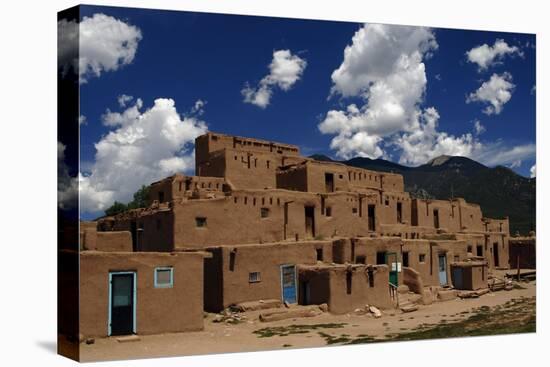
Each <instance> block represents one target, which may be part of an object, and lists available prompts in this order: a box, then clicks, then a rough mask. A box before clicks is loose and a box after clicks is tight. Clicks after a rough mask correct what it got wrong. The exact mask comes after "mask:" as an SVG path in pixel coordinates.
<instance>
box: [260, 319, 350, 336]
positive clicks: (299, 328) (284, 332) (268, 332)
mask: <svg viewBox="0 0 550 367" xmlns="http://www.w3.org/2000/svg"><path fill="white" fill-rule="evenodd" d="M345 325H347V323H345V322H343V323H330V324H313V325H288V326H274V327H266V328H263V329H259V330H255V331H253V332H252V333H253V334H256V335H258V338H270V337H273V336H288V335H291V334H307V333H309V332H310V331H314V330H319V329H339V328H343V327H344V326H345Z"/></svg>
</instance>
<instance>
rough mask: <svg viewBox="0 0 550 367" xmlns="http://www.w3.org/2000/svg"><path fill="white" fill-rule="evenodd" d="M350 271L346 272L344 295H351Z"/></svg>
mask: <svg viewBox="0 0 550 367" xmlns="http://www.w3.org/2000/svg"><path fill="white" fill-rule="evenodd" d="M351 276H352V274H351V271H348V272H346V293H347V294H351Z"/></svg>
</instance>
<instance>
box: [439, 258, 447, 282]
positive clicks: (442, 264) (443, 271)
mask: <svg viewBox="0 0 550 367" xmlns="http://www.w3.org/2000/svg"><path fill="white" fill-rule="evenodd" d="M438 259H439V284H440V285H442V286H445V285H447V256H446V255H445V254H439V255H438Z"/></svg>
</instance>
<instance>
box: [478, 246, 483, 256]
mask: <svg viewBox="0 0 550 367" xmlns="http://www.w3.org/2000/svg"><path fill="white" fill-rule="evenodd" d="M476 255H477V256H483V246H481V245H477V246H476Z"/></svg>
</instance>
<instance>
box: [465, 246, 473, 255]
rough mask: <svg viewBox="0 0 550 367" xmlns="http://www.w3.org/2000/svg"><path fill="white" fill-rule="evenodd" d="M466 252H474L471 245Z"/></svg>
mask: <svg viewBox="0 0 550 367" xmlns="http://www.w3.org/2000/svg"><path fill="white" fill-rule="evenodd" d="M466 252H469V253H471V252H472V246H471V245H469V246H468V249H467V250H466Z"/></svg>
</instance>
